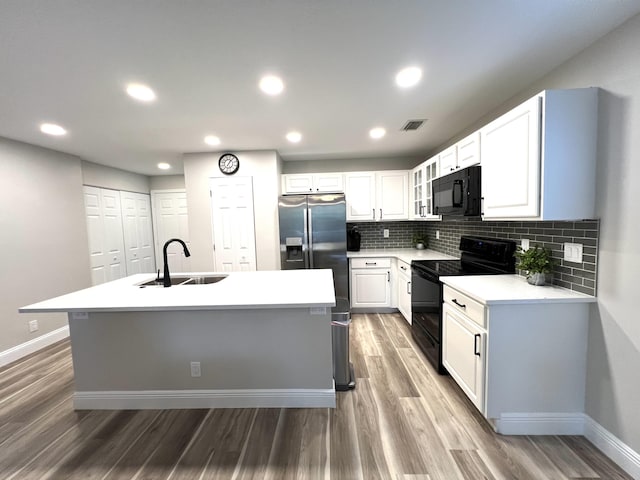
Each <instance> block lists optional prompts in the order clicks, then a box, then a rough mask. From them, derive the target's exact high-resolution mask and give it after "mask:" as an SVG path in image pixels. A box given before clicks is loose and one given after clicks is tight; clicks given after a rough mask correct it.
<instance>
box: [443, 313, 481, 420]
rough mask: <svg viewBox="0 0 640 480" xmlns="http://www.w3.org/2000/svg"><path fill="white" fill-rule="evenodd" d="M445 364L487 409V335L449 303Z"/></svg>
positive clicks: (466, 389) (446, 319)
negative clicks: (485, 385)
mask: <svg viewBox="0 0 640 480" xmlns="http://www.w3.org/2000/svg"><path fill="white" fill-rule="evenodd" d="M442 318H443V324H442V356H443V361H442V363H443V364H444V366H445V367H446V369H447V370H448V371H449V373H450V374H451V376H452V377H453V378H454V380H455V381H456V382H457V383H458V385H460V388H462V390H463V391H464V393H465V394H466V395H467V397H469V399H470V400H471V401H472V402H473V404H474V405H475V406H476V407H477V408H478V410H480V411H481V412H482V411H484V384H485V373H486V368H485V363H484V354H485V351H486V350H485V348H484V344H485V338H486V336H487V334H486V332H485V331H484V329H482V328H480V327H479V326H478V325H477V324H475V323H474V322H473V321H472V320H470V319H469V317H467V316H466V315H463V314H461V313H458V312H457V311H455V310H454V309H453V308H451V307H450V306H449V305H447V304H446V303H445V304H444V306H443V309H442Z"/></svg>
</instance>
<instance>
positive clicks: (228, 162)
mask: <svg viewBox="0 0 640 480" xmlns="http://www.w3.org/2000/svg"><path fill="white" fill-rule="evenodd" d="M218 167H220V171H221V172H222V173H224V174H225V175H233V174H234V173H236V172H237V171H238V169H239V168H240V160H238V157H236V156H235V155H234V154H233V153H225V154H224V155H222V156H221V157H220V160H218Z"/></svg>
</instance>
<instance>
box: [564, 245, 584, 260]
mask: <svg viewBox="0 0 640 480" xmlns="http://www.w3.org/2000/svg"><path fill="white" fill-rule="evenodd" d="M564 259H565V261H567V262H573V263H582V244H581V243H565V244H564Z"/></svg>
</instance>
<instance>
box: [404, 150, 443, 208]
mask: <svg viewBox="0 0 640 480" xmlns="http://www.w3.org/2000/svg"><path fill="white" fill-rule="evenodd" d="M438 166H439V158H438V155H436V156H435V157H433V158H430V159H429V160H427V161H426V162H423V163H421V164H420V165H418V166H417V167H416V168H414V169H413V170H412V171H411V215H410V218H411V219H412V220H438V219H439V218H440V216H439V215H434V214H433V198H432V195H433V192H432V189H431V182H432V181H433V179H434V178H436V177H437V176H438V175H439V173H440V172H439V169H438Z"/></svg>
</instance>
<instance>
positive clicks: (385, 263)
mask: <svg viewBox="0 0 640 480" xmlns="http://www.w3.org/2000/svg"><path fill="white" fill-rule="evenodd" d="M351 268H391V259H390V258H352V259H351Z"/></svg>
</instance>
